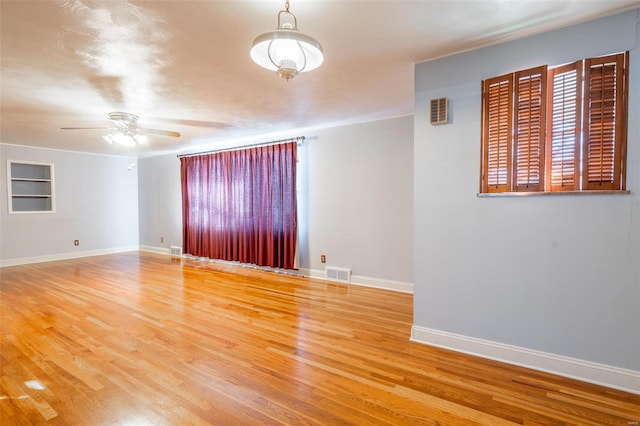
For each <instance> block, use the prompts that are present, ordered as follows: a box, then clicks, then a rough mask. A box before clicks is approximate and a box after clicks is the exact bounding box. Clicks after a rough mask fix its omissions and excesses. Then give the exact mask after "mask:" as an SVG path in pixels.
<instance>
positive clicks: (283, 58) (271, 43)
mask: <svg viewBox="0 0 640 426" xmlns="http://www.w3.org/2000/svg"><path fill="white" fill-rule="evenodd" d="M284 7H285V8H284V9H283V10H281V11H280V12H278V28H277V29H276V30H274V31H271V32H268V33H264V34H261V35H259V36H258V37H256V39H255V40H254V41H253V46H252V47H251V52H250V55H251V59H253V61H254V62H255V63H256V64H258V65H260V66H261V67H264V68H266V69H268V70H271V71H276V72H277V73H278V75H279V76H280V77H282V78H284V79H285V80H290V79H292V78H293V77H295V76H296V75H298V73H301V72H306V71H311V70H314V69H316V68H318V67H319V66H320V65H322V62H323V61H324V54H323V52H322V46H321V45H320V43H319V42H318V41H317V40H316V39H314V38H313V37H311V36H308V35H306V34H303V33H301V32H299V31H298V22H297V19H296V16H295V15H294V14H293V13H291V12H290V11H289V0H287V1H286V2H285V6H284ZM283 15H285V16H286V17H288V18H289V21H288V22H284V23H283V22H282V21H283V20H282V18H283Z"/></svg>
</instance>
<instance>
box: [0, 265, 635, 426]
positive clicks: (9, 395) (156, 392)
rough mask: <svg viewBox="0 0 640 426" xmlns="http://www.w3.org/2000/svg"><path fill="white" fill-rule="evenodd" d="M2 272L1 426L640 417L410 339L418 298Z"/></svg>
mask: <svg viewBox="0 0 640 426" xmlns="http://www.w3.org/2000/svg"><path fill="white" fill-rule="evenodd" d="M0 274H1V294H0V296H1V303H2V305H1V306H2V323H1V332H2V333H1V356H0V366H1V372H0V419H1V423H2V424H3V425H13V424H15V425H22V424H26V425H28V424H45V423H48V424H66V425H165V424H166V425H183V424H214V425H252V424H287V425H302V424H324V425H337V424H354V425H364V424H388V425H402V424H426V425H474V424H482V425H508V424H527V425H564V424H572V425H618V426H620V425H623V426H627V425H633V424H637V422H638V421H639V420H640V396H638V395H632V394H628V393H624V392H620V391H616V390H611V389H607V388H603V387H598V386H595V385H590V384H585V383H580V382H577V381H573V380H569V379H566V378H561V377H556V376H552V375H549V374H545V373H540V372H536V371H531V370H526V369H523V368H518V367H514V366H509V365H505V364H501V363H498V362H493V361H489V360H485V359H480V358H474V357H471V356H467V355H463V354H458V353H454V352H449V351H446V350H441V349H437V348H432V347H428V346H425V345H420V344H416V343H412V342H410V341H409V335H410V329H411V324H412V296H411V295H408V294H402V293H395V292H388V291H383V290H377V289H371V288H365V287H359V286H350V285H343V284H335V283H330V282H326V281H320V280H311V279H304V278H298V277H292V276H287V275H281V274H276V273H268V272H260V271H256V270H253V269H249V268H240V267H232V266H227V265H217V264H212V263H208V262H198V261H183V262H182V263H181V262H180V261H179V260H175V259H172V258H170V257H168V256H163V255H156V254H151V253H137V252H132V253H124V254H118V255H109V256H99V257H92V258H83V259H76V260H68V261H59V262H49V263H40V264H33V265H23V266H13V267H5V268H2V269H0ZM634 422H635V423H634Z"/></svg>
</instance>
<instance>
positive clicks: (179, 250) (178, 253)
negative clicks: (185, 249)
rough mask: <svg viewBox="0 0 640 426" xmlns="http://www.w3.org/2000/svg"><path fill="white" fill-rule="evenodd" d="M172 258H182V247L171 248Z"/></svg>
mask: <svg viewBox="0 0 640 426" xmlns="http://www.w3.org/2000/svg"><path fill="white" fill-rule="evenodd" d="M171 256H182V247H180V246H171Z"/></svg>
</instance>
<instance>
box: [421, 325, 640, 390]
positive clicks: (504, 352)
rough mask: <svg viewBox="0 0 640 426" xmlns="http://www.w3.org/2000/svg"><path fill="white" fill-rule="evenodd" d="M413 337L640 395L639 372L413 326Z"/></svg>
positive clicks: (460, 350) (476, 354)
mask: <svg viewBox="0 0 640 426" xmlns="http://www.w3.org/2000/svg"><path fill="white" fill-rule="evenodd" d="M411 340H412V341H413V342H417V343H423V344H426V345H430V346H437V347H439V348H444V349H451V350H453V351H456V352H463V353H466V354H469V355H475V356H479V357H482V358H488V359H492V360H495V361H500V362H505V363H507V364H513V365H518V366H521V367H526V368H531V369H534V370H539V371H544V372H547V373H552V374H557V375H559V376H564V377H568V378H571V379H576V380H581V381H583V382H589V383H594V384H597V385H601V386H606V387H609V388H614V389H619V390H622V391H625V392H631V393H635V394H640V371H633V370H626V369H623V368H618V367H613V366H609V365H604V364H598V363H594V362H589V361H583V360H580V359H576V358H569V357H565V356H562V355H555V354H551V353H547V352H540V351H536V350H532V349H527V348H522V347H519V346H511V345H506V344H503V343H497V342H492V341H489V340H483V339H477V338H474V337H467V336H462V335H459V334H454V333H448V332H445V331H439V330H434V329H430V328H426V327H419V326H416V325H414V326H413V327H412V328H411Z"/></svg>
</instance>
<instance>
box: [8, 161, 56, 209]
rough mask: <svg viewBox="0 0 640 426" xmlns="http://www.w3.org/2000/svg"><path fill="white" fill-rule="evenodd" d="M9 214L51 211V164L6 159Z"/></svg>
mask: <svg viewBox="0 0 640 426" xmlns="http://www.w3.org/2000/svg"><path fill="white" fill-rule="evenodd" d="M7 183H8V185H7V186H8V188H7V194H8V196H9V203H8V204H9V214H15V213H52V212H54V211H55V204H54V199H53V164H44V163H27V162H23V161H13V160H8V161H7Z"/></svg>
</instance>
